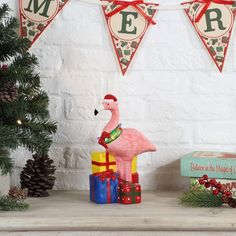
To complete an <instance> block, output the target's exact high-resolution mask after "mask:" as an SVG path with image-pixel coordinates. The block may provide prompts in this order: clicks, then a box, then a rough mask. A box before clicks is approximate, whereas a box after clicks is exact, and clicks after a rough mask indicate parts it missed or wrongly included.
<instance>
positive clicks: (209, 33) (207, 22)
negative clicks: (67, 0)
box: [182, 0, 236, 72]
mask: <svg viewBox="0 0 236 236" xmlns="http://www.w3.org/2000/svg"><path fill="white" fill-rule="evenodd" d="M182 4H183V5H187V6H188V7H187V8H186V9H185V12H186V14H187V15H188V17H189V19H190V21H191V23H192V25H193V27H194V29H195V30H196V32H197V34H198V36H199V37H200V39H201V40H202V42H203V44H204V45H205V47H206V49H207V50H208V52H209V54H210V56H211V58H212V59H213V61H214V63H215V64H216V66H217V67H218V69H219V71H220V72H222V70H223V67H224V62H225V58H226V54H227V49H228V46H229V42H230V37H231V33H232V29H233V25H234V18H235V15H234V11H235V7H236V5H235V4H234V1H225V0H214V1H209V0H197V1H193V2H185V3H182Z"/></svg>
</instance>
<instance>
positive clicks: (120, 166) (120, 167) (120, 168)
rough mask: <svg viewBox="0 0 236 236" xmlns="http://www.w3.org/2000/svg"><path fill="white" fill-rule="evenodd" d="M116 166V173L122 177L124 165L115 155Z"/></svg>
mask: <svg viewBox="0 0 236 236" xmlns="http://www.w3.org/2000/svg"><path fill="white" fill-rule="evenodd" d="M116 167H117V173H118V174H119V177H120V178H121V179H123V178H124V165H123V161H122V159H121V158H119V157H116Z"/></svg>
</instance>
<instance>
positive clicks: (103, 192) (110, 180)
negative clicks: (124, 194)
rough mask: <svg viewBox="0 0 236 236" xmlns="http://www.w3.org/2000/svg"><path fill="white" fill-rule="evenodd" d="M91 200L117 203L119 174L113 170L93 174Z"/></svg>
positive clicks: (100, 202)
mask: <svg viewBox="0 0 236 236" xmlns="http://www.w3.org/2000/svg"><path fill="white" fill-rule="evenodd" d="M89 182H90V200H91V201H93V202H96V203H99V204H104V203H117V201H118V174H117V173H114V172H113V171H112V170H109V171H105V172H102V173H96V174H91V175H90V176H89Z"/></svg>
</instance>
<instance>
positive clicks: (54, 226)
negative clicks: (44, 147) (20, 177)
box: [0, 191, 236, 235]
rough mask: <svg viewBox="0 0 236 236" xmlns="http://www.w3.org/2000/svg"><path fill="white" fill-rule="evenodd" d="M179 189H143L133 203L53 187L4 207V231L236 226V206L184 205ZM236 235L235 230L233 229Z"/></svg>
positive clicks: (215, 228) (1, 222)
mask: <svg viewBox="0 0 236 236" xmlns="http://www.w3.org/2000/svg"><path fill="white" fill-rule="evenodd" d="M179 195H180V193H177V192H160V191H147V192H144V191H143V192H142V197H143V199H142V200H143V202H142V203H141V204H135V205H121V204H106V205H97V204H94V203H91V202H89V200H88V192H76V191H55V192H52V193H51V196H50V197H48V198H37V199H36V198H29V199H28V202H29V203H30V209H29V210H27V211H23V212H0V235H1V232H4V231H5V232H16V231H24V232H26V231H34V232H35V231H41V232H42V231H71V232H72V231H73V232H75V231H218V232H219V231H228V232H230V231H231V232H232V231H236V210H235V209H231V208H228V207H220V208H210V209H206V208H204V209H203V208H185V207H182V206H180V205H178V203H177V197H178V196H179ZM235 235H236V233H235Z"/></svg>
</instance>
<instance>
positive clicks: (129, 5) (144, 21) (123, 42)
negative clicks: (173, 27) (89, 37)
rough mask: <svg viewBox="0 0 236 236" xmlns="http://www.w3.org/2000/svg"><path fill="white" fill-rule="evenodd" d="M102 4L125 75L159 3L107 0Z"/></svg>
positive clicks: (152, 21)
mask: <svg viewBox="0 0 236 236" xmlns="http://www.w3.org/2000/svg"><path fill="white" fill-rule="evenodd" d="M105 3H106V4H105V5H103V6H102V9H103V13H104V15H105V19H106V22H107V26H108V29H109V32H110V36H111V39H112V43H113V46H114V49H115V52H116V56H117V59H118V62H119V65H120V69H121V72H122V74H123V75H124V74H125V73H126V71H127V69H128V67H129V65H130V63H131V61H132V59H133V57H134V55H135V53H136V51H137V50H138V47H139V45H140V43H141V41H142V39H143V37H144V35H145V33H146V31H147V29H148V27H149V26H150V24H153V25H154V24H156V23H155V22H154V20H153V17H154V15H155V13H156V11H157V10H156V8H157V6H158V4H153V3H144V2H143V1H140V0H138V1H132V2H125V1H116V0H114V1H106V2H105Z"/></svg>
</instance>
